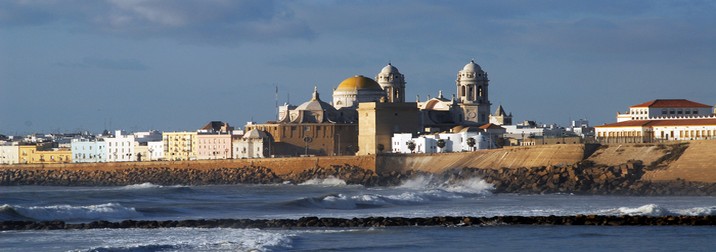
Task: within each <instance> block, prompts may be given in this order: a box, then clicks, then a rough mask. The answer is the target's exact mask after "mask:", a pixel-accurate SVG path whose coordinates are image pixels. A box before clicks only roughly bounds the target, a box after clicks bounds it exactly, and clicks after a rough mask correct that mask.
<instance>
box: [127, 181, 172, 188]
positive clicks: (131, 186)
mask: <svg viewBox="0 0 716 252" xmlns="http://www.w3.org/2000/svg"><path fill="white" fill-rule="evenodd" d="M163 187H164V186H162V185H155V184H152V183H149V182H146V183H141V184H134V185H127V186H123V187H122V189H151V188H163Z"/></svg>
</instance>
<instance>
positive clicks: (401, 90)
mask: <svg viewBox="0 0 716 252" xmlns="http://www.w3.org/2000/svg"><path fill="white" fill-rule="evenodd" d="M375 80H376V81H377V82H378V84H380V87H381V88H383V90H384V91H385V94H386V98H387V99H386V101H387V102H389V103H402V102H405V76H404V75H403V74H401V73H400V71H398V68H396V67H394V66H393V65H392V64H390V63H388V65H387V66H385V67H383V69H382V70H381V71H380V73H378V75H376V76H375Z"/></svg>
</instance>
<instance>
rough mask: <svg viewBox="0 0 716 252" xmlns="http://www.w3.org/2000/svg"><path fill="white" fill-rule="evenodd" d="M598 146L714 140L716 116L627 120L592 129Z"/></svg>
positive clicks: (715, 136) (715, 135)
mask: <svg viewBox="0 0 716 252" xmlns="http://www.w3.org/2000/svg"><path fill="white" fill-rule="evenodd" d="M595 131H596V136H597V140H599V141H600V142H601V143H650V142H659V141H672V140H703V139H715V138H716V117H713V116H711V117H702V118H694V117H690V118H678V119H674V118H656V119H652V120H629V121H624V122H618V123H612V124H605V125H601V126H596V127H595Z"/></svg>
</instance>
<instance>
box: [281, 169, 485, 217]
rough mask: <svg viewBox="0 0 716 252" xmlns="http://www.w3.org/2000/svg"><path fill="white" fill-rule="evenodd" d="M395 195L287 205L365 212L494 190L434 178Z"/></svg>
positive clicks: (304, 200) (412, 182)
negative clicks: (366, 209) (439, 180)
mask: <svg viewBox="0 0 716 252" xmlns="http://www.w3.org/2000/svg"><path fill="white" fill-rule="evenodd" d="M397 188H398V189H401V190H399V191H398V192H396V193H393V194H365V193H364V194H357V195H346V194H342V193H338V194H327V195H322V196H318V197H306V198H301V199H298V200H294V201H291V202H288V203H287V205H289V206H298V207H304V208H319V209H340V210H351V209H365V208H379V207H385V206H391V205H398V206H400V205H403V206H405V205H415V204H424V203H429V202H435V201H447V200H452V199H459V198H465V197H473V196H475V195H479V196H482V195H486V194H489V193H490V191H491V190H492V188H493V186H492V185H491V184H489V183H486V182H485V181H484V180H482V179H479V178H472V179H465V180H455V181H446V182H439V183H438V180H435V179H433V178H432V177H431V176H421V177H416V178H415V179H412V180H408V181H405V183H403V184H402V185H401V186H398V187H397Z"/></svg>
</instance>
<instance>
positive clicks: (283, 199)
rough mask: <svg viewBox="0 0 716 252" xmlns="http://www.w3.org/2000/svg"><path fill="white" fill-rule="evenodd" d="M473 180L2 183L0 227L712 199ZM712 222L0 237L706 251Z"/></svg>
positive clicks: (234, 245)
mask: <svg viewBox="0 0 716 252" xmlns="http://www.w3.org/2000/svg"><path fill="white" fill-rule="evenodd" d="M492 189H493V187H492V185H491V184H489V183H486V182H485V181H483V180H481V179H479V178H472V179H467V180H462V181H440V180H439V179H437V178H434V177H431V176H422V177H416V178H414V179H411V180H408V181H405V182H404V183H403V184H402V185H400V186H393V187H364V186H360V185H346V183H345V182H344V181H342V180H340V179H337V178H333V177H329V178H326V179H313V180H309V181H307V182H305V183H301V184H292V183H288V182H286V183H282V184H269V185H248V184H246V185H210V186H187V185H172V186H161V185H155V184H150V183H145V184H137V185H129V186H117V187H54V186H5V187H0V220H3V221H6V220H35V221H46V220H62V221H65V222H69V223H85V222H91V221H96V220H107V221H122V220H187V219H247V218H248V219H286V218H289V219H293V218H295V219H298V218H301V217H307V216H317V217H340V218H353V217H371V216H383V217H433V216H475V217H482V216H485V217H491V216H503V215H516V216H549V215H561V216H564V215H577V214H599V215H647V216H663V215H713V214H716V198H714V197H635V196H595V195H573V194H503V193H500V194H497V193H493V191H492ZM714 250H716V227H711V226H705V227H704V226H549V225H505V224H500V223H495V224H494V225H483V226H464V227H443V226H437V227H417V226H407V227H371V228H286V229H254V228H249V229H238V228H159V229H90V230H27V231H0V251H714Z"/></svg>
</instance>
